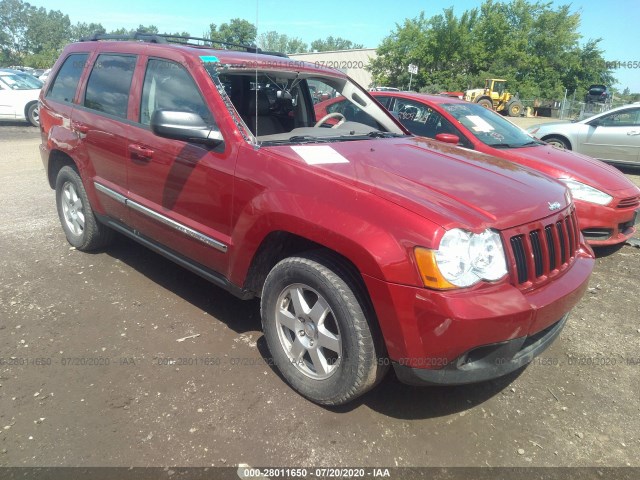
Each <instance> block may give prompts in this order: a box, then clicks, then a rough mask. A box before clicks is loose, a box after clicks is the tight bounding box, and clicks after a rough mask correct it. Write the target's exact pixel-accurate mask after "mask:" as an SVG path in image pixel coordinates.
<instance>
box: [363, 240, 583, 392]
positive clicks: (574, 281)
mask: <svg viewBox="0 0 640 480" xmlns="http://www.w3.org/2000/svg"><path fill="white" fill-rule="evenodd" d="M593 265H594V258H593V256H592V254H591V252H590V251H589V249H588V247H586V248H581V249H579V250H578V251H577V252H576V258H575V261H574V262H573V263H572V264H571V265H570V267H569V268H567V269H566V270H564V271H563V272H561V273H559V274H558V276H557V277H555V279H554V280H553V281H549V282H548V283H546V284H544V285H542V286H540V287H538V288H534V289H530V290H522V289H519V288H518V287H516V286H514V285H512V284H510V283H508V282H502V283H500V284H496V285H483V286H481V287H478V288H471V289H465V290H459V291H434V290H428V289H425V288H419V287H412V286H406V285H397V284H390V283H388V282H384V281H382V280H378V279H374V278H372V277H368V276H365V283H366V285H367V288H368V290H369V293H370V294H371V298H372V299H373V303H374V307H375V310H376V314H377V317H378V321H379V323H380V327H381V330H382V333H383V336H384V339H385V342H386V347H387V352H388V355H389V358H390V359H391V361H392V362H393V363H394V366H396V370H397V371H398V377H399V378H400V380H403V381H407V382H409V383H414V384H415V383H429V384H434V383H438V384H457V383H469V382H477V381H484V380H488V379H491V378H495V377H499V376H501V375H504V374H506V373H509V372H510V371H513V370H515V369H517V368H519V367H520V366H522V365H525V364H526V363H528V362H530V361H531V360H532V359H533V358H534V357H535V356H536V355H538V354H539V353H540V352H541V351H542V350H544V349H545V348H547V347H548V346H549V345H550V344H551V343H552V341H553V340H554V339H555V338H556V337H557V335H558V334H559V333H560V330H561V329H562V326H563V325H564V323H565V322H566V318H567V314H568V312H569V311H570V310H571V309H572V308H573V307H574V306H575V305H576V304H577V303H578V301H579V300H580V298H581V297H582V295H583V294H584V292H585V290H586V288H587V285H588V281H589V276H590V274H591V271H592V269H593ZM496 358H499V359H501V360H498V361H495V359H496ZM496 363H501V365H497V364H496ZM465 365H466V366H465Z"/></svg>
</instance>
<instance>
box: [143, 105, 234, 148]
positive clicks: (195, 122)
mask: <svg viewBox="0 0 640 480" xmlns="http://www.w3.org/2000/svg"><path fill="white" fill-rule="evenodd" d="M151 131H152V132H153V133H155V134H156V135H158V136H159V137H164V138H171V139H173V140H182V141H183V142H190V143H199V144H202V145H208V146H211V147H217V146H218V145H220V144H221V143H223V142H224V139H223V138H222V134H221V133H220V131H219V130H218V129H217V128H215V127H213V128H212V127H210V126H208V125H207V124H206V123H205V121H204V120H203V119H202V117H201V116H200V115H198V114H197V113H192V112H173V111H168V110H156V111H155V112H153V115H152V116H151Z"/></svg>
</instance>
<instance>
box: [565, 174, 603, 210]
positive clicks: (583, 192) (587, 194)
mask: <svg viewBox="0 0 640 480" xmlns="http://www.w3.org/2000/svg"><path fill="white" fill-rule="evenodd" d="M559 180H560V181H561V182H564V184H565V185H566V186H567V187H569V190H571V195H573V198H575V199H577V200H584V201H585V202H590V203H596V204H598V205H607V204H609V203H610V202H611V200H613V197H612V196H611V195H608V194H606V193H604V192H601V191H600V190H598V189H597V188H593V187H591V186H589V185H586V184H584V183H581V182H578V181H577V180H573V179H572V178H560V179H559Z"/></svg>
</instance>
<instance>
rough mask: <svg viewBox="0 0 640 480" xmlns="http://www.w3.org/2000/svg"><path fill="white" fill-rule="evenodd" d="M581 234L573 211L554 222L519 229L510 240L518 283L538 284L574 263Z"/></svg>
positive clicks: (515, 276)
mask: <svg viewBox="0 0 640 480" xmlns="http://www.w3.org/2000/svg"><path fill="white" fill-rule="evenodd" d="M579 235H580V233H579V230H578V225H577V221H576V217H575V212H573V211H571V212H569V214H561V215H559V216H558V217H555V218H553V221H547V222H542V223H540V224H537V225H530V226H529V228H527V227H522V228H520V229H519V232H518V234H517V235H512V236H511V237H510V239H509V243H510V246H511V253H512V255H513V265H514V270H515V271H514V281H515V282H516V283H517V284H519V285H523V284H525V283H527V282H531V283H535V282H536V281H539V280H541V277H544V276H549V274H551V273H553V272H554V271H556V270H560V269H562V268H563V267H565V266H566V265H568V264H569V263H571V262H572V261H573V259H574V257H575V254H576V250H577V249H578V246H579V244H580V238H579Z"/></svg>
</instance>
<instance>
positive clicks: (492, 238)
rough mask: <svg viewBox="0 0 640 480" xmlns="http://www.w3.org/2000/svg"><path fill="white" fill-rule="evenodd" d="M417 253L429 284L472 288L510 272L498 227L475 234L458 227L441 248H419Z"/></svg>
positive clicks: (421, 270)
mask: <svg viewBox="0 0 640 480" xmlns="http://www.w3.org/2000/svg"><path fill="white" fill-rule="evenodd" d="M415 254H416V260H417V262H418V269H419V270H420V274H421V276H422V280H423V282H424V284H425V286H426V287H431V288H438V289H448V288H456V287H469V286H471V285H474V284H476V283H478V282H479V281H480V280H487V281H495V280H499V279H501V278H502V277H504V276H505V275H506V274H507V262H506V259H505V255H504V249H503V248H502V241H501V240H500V235H499V234H498V232H496V231H494V230H489V229H487V230H485V231H484V232H482V233H480V234H474V233H471V232H467V231H465V230H461V229H459V228H455V229H453V230H449V231H448V232H447V233H445V234H444V236H443V237H442V240H440V246H439V247H438V249H437V250H428V249H426V248H420V247H418V248H416V249H415Z"/></svg>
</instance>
